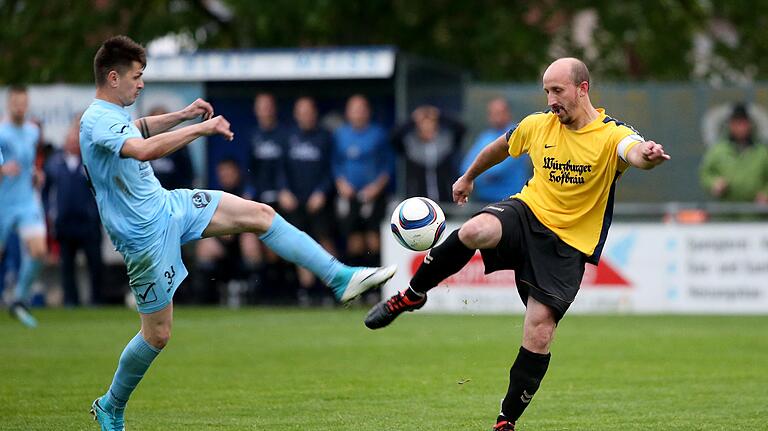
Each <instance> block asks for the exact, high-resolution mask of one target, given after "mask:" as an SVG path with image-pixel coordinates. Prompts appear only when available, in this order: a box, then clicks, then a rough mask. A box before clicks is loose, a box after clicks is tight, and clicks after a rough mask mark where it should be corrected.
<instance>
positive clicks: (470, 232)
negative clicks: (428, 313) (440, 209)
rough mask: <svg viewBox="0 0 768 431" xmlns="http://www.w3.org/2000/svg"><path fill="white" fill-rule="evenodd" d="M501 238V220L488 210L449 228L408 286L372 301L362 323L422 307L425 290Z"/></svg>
mask: <svg viewBox="0 0 768 431" xmlns="http://www.w3.org/2000/svg"><path fill="white" fill-rule="evenodd" d="M499 240H501V222H500V221H499V219H498V218H496V217H494V216H492V215H490V214H478V215H477V216H475V217H472V218H471V219H469V220H468V221H467V222H465V223H464V224H463V225H462V226H461V228H460V229H457V230H455V231H453V232H451V234H450V235H448V238H446V240H445V241H443V243H442V244H440V245H438V246H437V247H435V248H433V249H431V250H430V251H429V252H428V253H427V255H426V256H425V257H424V261H423V262H422V263H421V265H419V269H417V270H416V274H414V275H413V278H412V279H411V282H410V285H409V286H408V288H406V289H405V290H403V291H402V292H399V293H397V294H395V295H393V296H392V297H390V298H389V299H387V300H384V301H381V302H379V303H378V304H376V305H374V306H373V308H371V309H370V311H368V315H367V316H366V317H365V326H367V327H368V328H370V329H378V328H383V327H385V326H387V325H389V324H390V323H392V321H393V320H395V319H396V318H397V316H399V315H400V314H402V313H404V312H406V311H414V310H418V309H419V308H421V307H423V306H424V304H425V303H426V302H427V291H429V290H430V289H432V288H433V287H435V286H437V284H438V283H440V282H441V281H443V280H445V279H446V278H448V277H450V276H451V275H453V274H455V273H457V272H459V271H460V270H461V268H463V267H464V265H466V264H467V262H469V260H470V259H471V258H472V256H473V255H474V254H475V250H478V249H485V248H493V247H496V245H497V244H498V243H499Z"/></svg>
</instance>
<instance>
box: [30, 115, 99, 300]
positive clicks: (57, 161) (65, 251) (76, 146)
mask: <svg viewBox="0 0 768 431" xmlns="http://www.w3.org/2000/svg"><path fill="white" fill-rule="evenodd" d="M45 176H46V182H45V187H44V189H43V195H44V196H46V197H47V199H45V200H46V201H47V202H48V205H47V212H48V214H49V216H50V218H51V220H53V237H54V238H55V239H56V241H57V242H58V244H59V254H60V258H61V282H62V287H63V289H64V305H67V306H77V305H80V303H81V301H80V297H79V293H78V292H79V290H78V288H77V282H76V276H75V274H76V272H77V268H76V265H75V258H76V257H77V253H78V252H79V251H82V252H83V253H84V254H85V258H86V262H87V265H88V275H89V278H90V288H91V294H90V298H91V302H92V303H94V304H99V303H100V302H101V289H102V268H103V262H102V256H101V220H100V218H99V210H98V208H97V207H96V200H95V199H94V197H93V193H92V192H91V189H90V184H89V182H88V178H87V177H86V174H85V169H84V168H83V161H82V159H81V158H80V119H79V118H77V119H76V120H75V121H74V122H73V123H72V125H71V126H70V127H69V130H68V131H67V136H66V138H65V141H64V146H63V149H62V151H60V152H58V153H56V154H54V155H53V156H52V157H51V158H50V159H49V160H48V162H47V163H46V166H45Z"/></svg>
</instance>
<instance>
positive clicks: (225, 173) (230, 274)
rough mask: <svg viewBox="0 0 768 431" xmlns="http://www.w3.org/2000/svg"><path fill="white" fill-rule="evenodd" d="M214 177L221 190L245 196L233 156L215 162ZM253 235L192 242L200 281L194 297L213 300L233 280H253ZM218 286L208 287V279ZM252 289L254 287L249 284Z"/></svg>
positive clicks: (254, 270)
mask: <svg viewBox="0 0 768 431" xmlns="http://www.w3.org/2000/svg"><path fill="white" fill-rule="evenodd" d="M216 177H217V179H218V182H219V185H220V186H221V190H222V191H225V192H227V193H231V194H233V195H236V196H241V197H242V196H248V195H249V193H248V192H247V191H246V189H245V186H244V181H243V176H242V174H241V172H240V166H239V165H238V164H237V162H236V161H235V160H233V159H223V160H221V161H220V162H219V163H218V164H217V165H216ZM257 246H258V243H257V238H256V236H255V235H254V234H252V233H241V234H237V235H225V236H219V237H213V238H203V239H201V240H200V241H198V242H197V244H196V249H195V254H196V256H197V268H198V270H199V271H200V278H199V280H201V281H202V282H203V283H202V285H200V286H198V287H196V288H195V289H194V290H195V293H194V296H195V298H194V300H195V301H197V302H202V303H215V302H217V301H218V299H219V291H220V290H221V289H222V288H224V287H225V286H227V285H228V283H229V282H231V281H233V280H240V281H251V282H252V281H254V278H253V277H254V274H255V273H256V270H257V268H256V267H257V263H256V262H257V253H256V252H255V251H254V250H255V248H256V247H257ZM210 281H213V284H214V285H215V286H217V287H218V289H211V288H210V285H209V282H210ZM251 287H252V288H255V286H251Z"/></svg>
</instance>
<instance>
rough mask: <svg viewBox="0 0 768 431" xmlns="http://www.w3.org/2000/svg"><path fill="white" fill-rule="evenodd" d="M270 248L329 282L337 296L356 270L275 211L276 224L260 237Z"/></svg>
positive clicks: (273, 221)
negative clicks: (340, 260)
mask: <svg viewBox="0 0 768 431" xmlns="http://www.w3.org/2000/svg"><path fill="white" fill-rule="evenodd" d="M259 238H260V239H261V240H262V241H263V242H264V244H266V246H267V247H269V248H271V249H272V251H274V252H275V253H277V254H278V255H279V256H280V257H282V258H283V259H285V260H287V261H289V262H292V263H295V264H297V265H301V266H303V267H304V268H307V269H308V270H310V271H311V272H312V273H313V274H315V275H316V276H317V278H319V279H320V280H322V281H323V283H325V284H327V285H328V286H329V287H330V288H331V289H332V290H333V292H334V293H335V294H336V296H337V297H338V296H340V295H341V293H343V291H342V292H339V289H342V288H344V287H345V286H346V285H347V282H349V279H350V278H352V274H353V273H354V272H355V269H354V268H350V267H349V266H347V265H344V264H343V263H341V262H339V261H338V260H336V258H335V257H333V256H331V255H330V254H329V253H328V252H327V251H325V249H324V248H323V247H322V246H320V244H318V243H317V242H316V241H315V240H314V239H312V238H311V237H310V236H309V235H307V234H306V233H304V232H302V231H300V230H298V229H296V227H295V226H293V225H292V224H290V223H288V222H287V221H285V219H284V218H283V217H281V216H280V214H275V218H274V220H272V226H270V227H269V229H268V230H267V231H266V232H264V234H262V235H261V236H260V237H259Z"/></svg>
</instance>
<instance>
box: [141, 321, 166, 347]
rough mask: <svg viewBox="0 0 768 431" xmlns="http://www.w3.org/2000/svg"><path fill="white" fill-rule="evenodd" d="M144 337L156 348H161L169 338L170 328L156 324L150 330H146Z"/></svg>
mask: <svg viewBox="0 0 768 431" xmlns="http://www.w3.org/2000/svg"><path fill="white" fill-rule="evenodd" d="M144 338H145V340H146V341H147V343H149V344H150V345H152V347H154V348H156V349H162V348H163V347H165V346H166V345H167V344H168V341H170V340H171V328H170V326H168V327H166V326H157V327H155V328H153V329H152V330H150V331H146V332H145V334H144Z"/></svg>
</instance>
